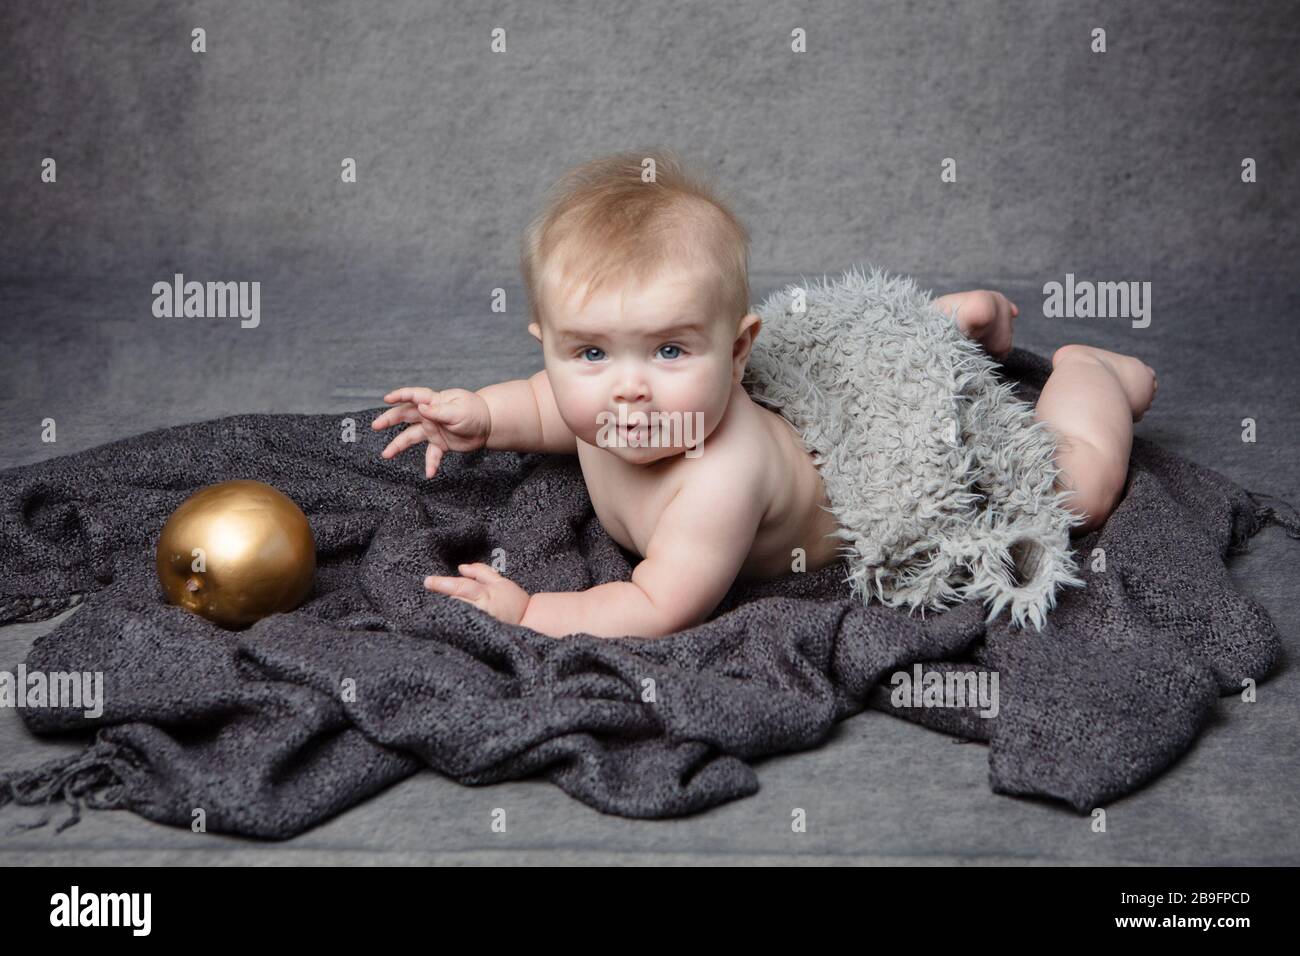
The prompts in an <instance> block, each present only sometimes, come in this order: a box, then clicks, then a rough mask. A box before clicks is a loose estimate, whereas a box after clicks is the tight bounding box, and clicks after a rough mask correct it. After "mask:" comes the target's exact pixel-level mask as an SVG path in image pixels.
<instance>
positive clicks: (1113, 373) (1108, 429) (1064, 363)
mask: <svg viewBox="0 0 1300 956" xmlns="http://www.w3.org/2000/svg"><path fill="white" fill-rule="evenodd" d="M1155 391H1156V376H1155V371H1154V370H1153V369H1152V368H1151V366H1149V365H1146V364H1144V363H1143V362H1141V361H1139V360H1138V359H1135V358H1133V357H1132V356H1129V355H1120V354H1119V353H1117V352H1107V351H1105V350H1104V349H1096V348H1091V347H1090V346H1087V345H1066V346H1063V347H1062V348H1059V349H1057V350H1056V354H1054V355H1053V356H1052V374H1051V376H1050V377H1049V378H1048V379H1047V383H1046V384H1045V385H1044V386H1043V393H1042V395H1041V396H1039V399H1038V407H1037V409H1036V410H1035V412H1034V418H1035V419H1037V420H1039V421H1045V422H1047V424H1048V426H1049V427H1050V428H1051V429H1052V430H1053V431H1054V432H1055V433H1056V435H1057V438H1058V447H1057V451H1056V466H1057V468H1059V469H1060V472H1061V473H1060V474H1059V475H1058V476H1057V479H1056V488H1057V489H1058V490H1060V491H1072V492H1074V495H1073V497H1072V498H1071V499H1070V500H1069V501H1068V502H1067V507H1069V509H1070V510H1071V511H1073V512H1074V513H1075V514H1078V515H1083V516H1084V517H1086V518H1087V519H1088V521H1087V523H1086V524H1083V525H1080V526H1078V527H1076V528H1073V529H1071V534H1073V535H1076V536H1077V535H1082V534H1087V533H1088V532H1089V531H1092V530H1094V529H1095V528H1099V527H1101V525H1102V524H1103V523H1104V522H1105V521H1106V519H1107V518H1108V517H1110V513H1111V512H1112V511H1113V510H1114V509H1115V505H1116V504H1118V503H1119V499H1120V495H1121V494H1122V493H1123V491H1124V481H1125V479H1126V478H1127V476H1128V457H1129V452H1130V450H1131V449H1132V447H1133V423H1134V422H1136V421H1140V420H1141V419H1142V416H1143V415H1144V414H1145V413H1146V410H1147V409H1148V408H1150V407H1151V400H1152V399H1153V398H1154V397H1155Z"/></svg>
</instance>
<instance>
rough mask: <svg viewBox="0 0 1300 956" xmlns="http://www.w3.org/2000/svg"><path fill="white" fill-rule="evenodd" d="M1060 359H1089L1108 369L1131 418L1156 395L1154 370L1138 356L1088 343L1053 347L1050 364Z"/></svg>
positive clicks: (1138, 415) (1143, 411) (1141, 412)
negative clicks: (1121, 392)
mask: <svg viewBox="0 0 1300 956" xmlns="http://www.w3.org/2000/svg"><path fill="white" fill-rule="evenodd" d="M1063 361H1092V362H1097V363H1099V364H1101V365H1103V366H1105V367H1106V368H1108V369H1110V371H1111V373H1112V374H1113V375H1114V376H1115V378H1116V379H1117V380H1118V381H1119V384H1120V387H1121V388H1123V389H1124V395H1125V396H1126V397H1127V398H1128V404H1129V408H1130V409H1132V411H1133V421H1135V422H1140V421H1142V416H1143V415H1145V414H1146V413H1147V409H1148V408H1150V407H1151V403H1152V401H1154V400H1155V397H1156V389H1157V388H1158V387H1159V384H1158V383H1157V382H1156V370H1155V369H1153V368H1152V367H1151V366H1150V365H1147V364H1146V363H1145V362H1143V361H1142V360H1141V359H1136V358H1134V357H1133V356H1131V355H1121V354H1120V353H1118V352H1107V351H1106V350H1105V349H1098V348H1093V347H1092V346H1091V345H1065V346H1062V347H1061V348H1059V349H1057V350H1056V353H1055V354H1054V355H1053V356H1052V368H1056V366H1057V365H1059V364H1060V363H1061V362H1063Z"/></svg>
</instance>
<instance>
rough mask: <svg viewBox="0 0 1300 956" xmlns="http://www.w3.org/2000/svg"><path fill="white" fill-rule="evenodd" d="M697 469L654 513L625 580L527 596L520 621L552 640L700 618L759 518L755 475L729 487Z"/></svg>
mask: <svg viewBox="0 0 1300 956" xmlns="http://www.w3.org/2000/svg"><path fill="white" fill-rule="evenodd" d="M715 477H716V476H713V475H709V474H707V473H705V472H704V471H703V470H701V472H700V473H699V474H698V475H693V476H691V477H689V478H688V479H687V483H686V485H685V486H684V487H683V488H682V489H681V491H679V492H678V493H677V495H676V496H675V497H674V498H673V500H672V501H671V502H669V504H668V506H667V507H666V508H665V509H664V512H663V514H662V515H661V516H660V519H659V524H658V526H657V527H656V528H655V530H654V534H653V535H652V536H651V538H650V541H649V543H648V544H647V545H646V555H645V560H644V561H642V562H641V563H640V564H638V565H637V566H636V567H635V568H634V569H633V570H632V580H631V581H611V582H610V583H608V584H601V585H599V586H597V587H594V588H591V589H589V590H587V591H581V592H577V593H572V592H556V593H543V594H534V595H533V596H532V597H531V598H529V601H528V607H527V608H526V609H525V611H524V616H523V619H522V620H521V621H520V623H521V624H523V625H524V626H525V627H531V628H532V629H533V630H536V631H541V632H542V633H543V634H549V635H551V636H552V637H560V636H562V635H565V634H575V633H579V632H582V633H586V634H592V635H595V636H597V637H664V636H665V635H668V634H673V633H676V632H677V631H680V630H683V629H685V628H688V627H694V626H695V625H696V624H699V623H701V622H703V621H704V620H705V619H706V618H707V617H708V616H709V614H710V613H711V612H712V611H713V609H714V608H716V607H717V606H718V604H719V602H721V600H722V598H723V597H724V596H725V595H726V593H727V591H728V590H729V589H730V588H731V586H732V584H733V583H735V580H736V576H737V574H739V572H740V569H741V567H742V566H743V565H744V563H745V559H746V558H747V557H748V556H749V551H750V549H751V548H752V547H753V544H754V537H755V534H756V533H757V531H758V526H759V523H760V522H761V521H762V518H763V510H764V505H763V500H762V498H761V496H760V495H759V493H758V480H757V479H758V476H756V475H755V476H750V477H749V479H748V480H747V481H744V482H743V485H744V486H743V487H737V481H736V479H734V478H732V479H731V480H730V481H728V482H726V483H723V482H720V481H716V480H714V479H715Z"/></svg>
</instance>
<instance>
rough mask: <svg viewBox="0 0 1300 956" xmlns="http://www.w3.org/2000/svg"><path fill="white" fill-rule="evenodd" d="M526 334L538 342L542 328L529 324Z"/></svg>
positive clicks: (540, 338)
mask: <svg viewBox="0 0 1300 956" xmlns="http://www.w3.org/2000/svg"><path fill="white" fill-rule="evenodd" d="M528 334H529V335H531V336H532V337H533V338H535V339H537V341H539V342H540V341H541V340H542V327H541V326H540V325H538V324H537V323H536V322H529V323H528Z"/></svg>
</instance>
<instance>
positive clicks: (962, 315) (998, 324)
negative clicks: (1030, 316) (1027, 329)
mask: <svg viewBox="0 0 1300 956" xmlns="http://www.w3.org/2000/svg"><path fill="white" fill-rule="evenodd" d="M935 305H937V306H939V308H940V310H942V311H943V312H945V313H948V314H951V313H952V311H953V310H954V309H956V311H957V328H958V329H960V330H961V334H962V335H964V336H966V338H968V339H970V340H971V341H973V342H978V343H979V344H980V345H982V346H983V347H984V351H986V352H988V353H989V355H991V356H993V357H994V358H995V359H998V360H999V361H1001V360H1002V359H1004V358H1006V357H1007V355H1008V354H1009V353H1010V352H1011V326H1012V324H1013V321H1014V319H1015V317H1016V316H1017V315H1019V314H1020V309H1019V308H1018V307H1017V306H1016V304H1015V303H1014V302H1012V301H1011V300H1010V299H1008V298H1007V297H1006V296H1005V295H1003V294H1002V293H1001V292H990V291H989V290H987V289H979V290H976V291H974V292H954V293H953V294H952V295H945V296H943V297H941V298H939V299H936V300H935Z"/></svg>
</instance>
